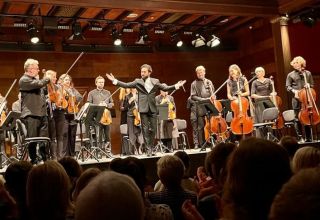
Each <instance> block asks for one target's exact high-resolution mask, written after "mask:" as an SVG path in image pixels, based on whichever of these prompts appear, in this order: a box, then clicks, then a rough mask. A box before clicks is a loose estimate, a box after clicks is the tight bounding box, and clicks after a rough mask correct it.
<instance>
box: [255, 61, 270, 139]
mask: <svg viewBox="0 0 320 220" xmlns="http://www.w3.org/2000/svg"><path fill="white" fill-rule="evenodd" d="M254 72H255V74H256V76H257V79H256V80H254V81H253V82H252V85H251V97H252V98H253V99H254V104H255V112H254V114H255V122H256V123H262V122H263V119H262V113H263V110H265V109H267V108H271V107H274V106H275V105H274V104H273V103H272V101H271V99H270V96H271V95H275V94H273V93H272V82H271V80H270V79H268V78H265V77H264V76H265V70H264V68H262V67H257V68H256V69H255V71H254ZM265 135H266V134H265V133H264V131H262V128H260V129H259V131H258V132H257V136H258V137H260V138H263V137H265Z"/></svg>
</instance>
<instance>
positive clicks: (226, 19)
mask: <svg viewBox="0 0 320 220" xmlns="http://www.w3.org/2000/svg"><path fill="white" fill-rule="evenodd" d="M228 21H229V19H228V18H225V19H223V20H221V21H220V22H219V23H220V24H224V23H227V22H228Z"/></svg>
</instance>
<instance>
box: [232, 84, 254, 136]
mask: <svg viewBox="0 0 320 220" xmlns="http://www.w3.org/2000/svg"><path fill="white" fill-rule="evenodd" d="M237 89H238V96H237V99H235V100H233V101H231V110H232V111H233V113H234V117H233V118H232V120H231V124H230V126H231V131H232V133H234V134H237V135H245V134H249V133H251V132H252V131H253V120H252V118H251V117H249V116H248V114H247V111H248V108H249V102H248V99H246V98H245V97H241V96H240V79H238V81H237Z"/></svg>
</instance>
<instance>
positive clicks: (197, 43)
mask: <svg viewBox="0 0 320 220" xmlns="http://www.w3.org/2000/svg"><path fill="white" fill-rule="evenodd" d="M205 40H206V39H205V38H204V37H203V36H201V35H200V34H196V37H195V40H193V41H192V42H191V43H192V45H193V46H194V47H202V46H204V45H206V42H205Z"/></svg>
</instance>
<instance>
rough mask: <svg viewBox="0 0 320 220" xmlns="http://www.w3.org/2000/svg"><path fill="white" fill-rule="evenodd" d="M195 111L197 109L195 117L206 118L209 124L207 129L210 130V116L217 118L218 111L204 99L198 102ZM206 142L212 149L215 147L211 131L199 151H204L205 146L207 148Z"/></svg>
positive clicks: (208, 100) (209, 101)
mask: <svg viewBox="0 0 320 220" xmlns="http://www.w3.org/2000/svg"><path fill="white" fill-rule="evenodd" d="M196 109H197V116H198V117H204V116H207V118H208V122H209V127H210V129H211V124H210V116H218V115H219V111H218V110H217V109H216V107H215V106H214V105H213V104H212V103H211V100H210V99H206V100H203V101H198V102H197V105H196ZM208 142H209V143H210V144H211V146H212V147H213V146H214V145H215V139H214V137H213V134H212V132H211V131H210V137H209V140H206V141H205V143H203V144H202V146H201V148H200V151H206V146H207V143H208Z"/></svg>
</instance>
